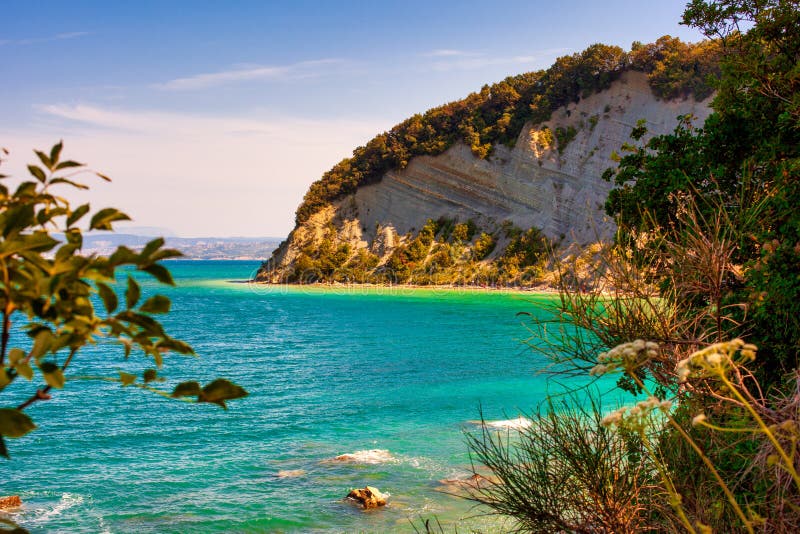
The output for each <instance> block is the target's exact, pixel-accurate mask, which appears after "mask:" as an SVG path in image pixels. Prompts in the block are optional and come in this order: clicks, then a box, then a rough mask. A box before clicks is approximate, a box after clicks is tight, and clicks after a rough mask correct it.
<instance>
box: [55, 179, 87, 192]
mask: <svg viewBox="0 0 800 534" xmlns="http://www.w3.org/2000/svg"><path fill="white" fill-rule="evenodd" d="M54 184H67V185H71V186H72V187H74V188H75V189H84V190H85V189H89V186H88V185H86V184H82V183H80V182H76V181H74V180H70V179H69V178H53V179H52V180H50V185H54Z"/></svg>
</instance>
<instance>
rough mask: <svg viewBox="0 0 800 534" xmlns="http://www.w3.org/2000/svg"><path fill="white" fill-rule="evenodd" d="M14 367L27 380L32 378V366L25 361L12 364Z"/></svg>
mask: <svg viewBox="0 0 800 534" xmlns="http://www.w3.org/2000/svg"><path fill="white" fill-rule="evenodd" d="M14 369H16V370H17V373H18V374H19V376H21V377H23V378H25V379H27V380H33V367H31V364H29V363H27V362H25V363H18V364H17V365H15V366H14Z"/></svg>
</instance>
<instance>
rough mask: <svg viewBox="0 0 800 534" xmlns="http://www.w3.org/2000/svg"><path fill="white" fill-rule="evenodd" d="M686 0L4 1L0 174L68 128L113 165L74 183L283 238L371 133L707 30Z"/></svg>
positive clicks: (139, 207) (161, 212)
mask: <svg viewBox="0 0 800 534" xmlns="http://www.w3.org/2000/svg"><path fill="white" fill-rule="evenodd" d="M685 3H686V2H685V0H647V1H642V0H604V1H602V2H600V1H595V0H592V1H590V0H548V1H540V0H519V1H518V0H504V1H502V2H487V1H486V0H481V1H473V0H458V1H455V0H454V1H438V2H437V1H434V0H426V1H417V0H403V1H391V0H386V1H380V2H377V1H357V0H352V1H338V2H335V1H332V0H331V1H324V0H319V1H316V2H312V1H304V0H294V1H292V2H286V1H280V2H277V1H276V2H273V1H267V0H261V1H237V0H228V1H226V2H218V1H202V0H195V1H191V2H190V1H180V0H158V1H147V0H138V1H136V2H109V1H107V0H104V1H80V0H71V1H69V2H63V1H60V0H52V1H41V0H20V1H16V0H0V72H2V81H0V147H5V148H7V149H8V150H9V151H10V156H9V157H8V159H7V161H6V162H4V164H3V172H4V173H6V174H11V175H12V176H14V177H17V178H19V177H22V176H24V173H25V170H24V169H25V165H26V164H27V163H31V162H32V161H33V160H32V158H34V157H35V156H33V152H32V150H33V149H34V148H40V149H41V148H49V147H50V146H51V145H53V144H54V143H55V142H57V141H58V140H59V139H63V141H64V155H65V156H67V157H69V158H71V159H76V160H78V161H81V162H85V163H88V164H89V166H90V167H91V168H92V169H94V170H97V171H99V172H102V173H104V174H107V175H109V176H110V177H111V178H112V180H113V182H111V183H105V182H102V181H101V180H99V179H98V180H93V179H92V178H91V176H89V175H87V176H85V177H84V179H85V181H87V182H89V183H90V184H91V186H92V189H91V190H90V191H89V192H86V193H82V194H79V195H73V196H72V197H71V198H72V199H75V201H76V202H78V201H79V202H85V201H87V200H88V201H90V202H91V204H92V207H93V208H95V209H99V208H102V207H106V206H114V207H116V208H119V209H121V210H123V211H125V212H126V213H128V214H129V215H130V216H131V217H132V219H133V222H132V223H130V224H131V225H132V226H131V227H129V228H134V227H135V228H142V227H151V228H157V229H161V230H163V232H164V233H169V234H173V235H179V236H182V237H199V236H220V237H222V236H250V237H256V236H275V237H281V236H285V235H286V234H288V232H289V231H290V230H291V229H292V227H293V223H294V211H295V209H296V208H297V206H298V205H299V204H300V202H301V200H302V197H303V194H304V193H305V191H306V190H307V188H308V186H309V185H310V184H311V183H312V182H313V181H315V180H317V179H319V178H320V176H321V175H322V173H323V172H325V171H326V170H328V169H329V168H331V167H332V166H333V165H334V164H335V163H337V162H338V161H340V160H341V159H343V158H345V157H348V156H349V155H350V154H351V153H352V150H353V149H354V148H355V147H357V146H359V145H363V144H365V143H366V142H367V141H368V140H369V139H370V138H372V137H373V136H374V135H375V134H377V133H380V132H382V131H385V130H388V129H389V128H391V127H392V126H393V125H395V124H397V123H398V122H400V121H402V120H403V119H404V118H406V117H408V116H410V115H413V114H414V113H419V112H424V111H425V110H427V109H429V108H431V107H434V106H437V105H441V104H444V103H446V102H450V101H453V100H457V99H460V98H463V97H464V96H466V95H467V94H469V93H471V92H473V91H477V90H479V89H480V87H481V86H482V85H484V84H486V83H492V82H496V81H498V80H502V79H503V78H505V77H506V76H509V75H514V74H519V73H522V72H527V71H531V70H538V69H543V68H547V67H548V66H549V65H550V64H552V62H553V61H554V60H555V58H557V57H559V56H562V55H566V54H572V53H575V52H580V51H581V50H583V49H584V48H586V47H587V46H588V45H590V44H592V43H598V42H602V43H606V44H613V45H618V46H621V47H623V48H624V49H626V50H627V49H629V48H630V44H631V43H632V42H633V41H642V42H652V41H654V40H655V39H657V38H658V37H660V36H662V35H672V36H677V37H680V38H681V39H683V40H687V41H699V40H700V39H701V35H700V34H699V33H698V32H696V31H694V30H692V29H689V28H686V27H685V26H681V25H679V21H680V18H681V13H682V11H683V7H684V5H685ZM124 229H125V226H124V225H123V226H120V231H124Z"/></svg>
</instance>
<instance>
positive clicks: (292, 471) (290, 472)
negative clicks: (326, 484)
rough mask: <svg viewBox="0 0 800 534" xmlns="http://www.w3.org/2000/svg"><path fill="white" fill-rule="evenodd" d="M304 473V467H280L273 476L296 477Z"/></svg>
mask: <svg viewBox="0 0 800 534" xmlns="http://www.w3.org/2000/svg"><path fill="white" fill-rule="evenodd" d="M305 474H306V470H305V469H285V470H284V469H281V470H280V471H278V472H277V473H276V474H275V478H296V477H301V476H303V475H305Z"/></svg>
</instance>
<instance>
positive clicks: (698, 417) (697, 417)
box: [692, 413, 708, 426]
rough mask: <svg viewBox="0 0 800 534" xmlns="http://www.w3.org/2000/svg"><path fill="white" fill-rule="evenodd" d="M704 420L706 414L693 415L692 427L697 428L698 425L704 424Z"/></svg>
mask: <svg viewBox="0 0 800 534" xmlns="http://www.w3.org/2000/svg"><path fill="white" fill-rule="evenodd" d="M706 419H708V418H707V417H706V414H704V413H699V414H697V415H695V416H694V418H693V419H692V426H697V425H699V424H702V423H705V422H706Z"/></svg>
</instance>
